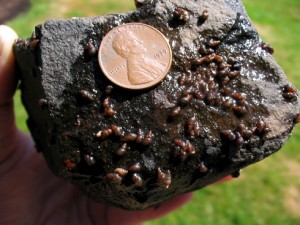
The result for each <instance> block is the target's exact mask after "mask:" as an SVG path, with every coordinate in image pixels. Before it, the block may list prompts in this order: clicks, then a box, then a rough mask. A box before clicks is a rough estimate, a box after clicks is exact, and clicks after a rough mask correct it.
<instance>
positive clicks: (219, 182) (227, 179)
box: [214, 176, 233, 184]
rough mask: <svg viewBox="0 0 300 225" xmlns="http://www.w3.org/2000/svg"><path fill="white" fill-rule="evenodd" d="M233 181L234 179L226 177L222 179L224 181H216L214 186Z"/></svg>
mask: <svg viewBox="0 0 300 225" xmlns="http://www.w3.org/2000/svg"><path fill="white" fill-rule="evenodd" d="M232 179H233V177H232V176H226V177H224V178H222V179H220V180H218V181H216V182H215V183H214V184H221V183H224V182H226V181H229V180H232Z"/></svg>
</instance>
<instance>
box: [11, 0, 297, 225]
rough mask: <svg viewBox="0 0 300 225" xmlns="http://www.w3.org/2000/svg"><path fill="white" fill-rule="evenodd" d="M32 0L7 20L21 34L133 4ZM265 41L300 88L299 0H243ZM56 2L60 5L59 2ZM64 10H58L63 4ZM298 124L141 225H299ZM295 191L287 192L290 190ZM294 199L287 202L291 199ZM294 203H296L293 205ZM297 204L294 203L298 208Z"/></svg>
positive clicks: (19, 111)
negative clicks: (270, 152)
mask: <svg viewBox="0 0 300 225" xmlns="http://www.w3.org/2000/svg"><path fill="white" fill-rule="evenodd" d="M50 2H51V1H46V0H32V9H31V10H30V11H29V12H27V13H26V14H24V15H22V16H20V17H19V18H17V19H15V20H14V21H12V22H10V23H9V25H11V26H12V27H13V28H15V29H16V30H17V32H18V33H19V34H20V36H21V37H27V36H29V35H30V34H31V32H32V31H33V27H34V25H35V24H38V23H41V22H42V21H44V20H46V19H47V18H50V17H58V18H63V17H71V16H87V15H93V16H94V15H97V14H101V13H116V12H121V11H127V10H130V9H133V3H132V2H133V1H128V0H120V1H118V0H114V1H108V0H106V1H104V0H102V1H101V0H99V1H98V3H95V2H96V1H93V0H86V1H78V0H77V1H76V0H73V1H68V2H72V4H69V5H68V4H67V3H66V0H56V1H53V2H57V4H56V3H55V4H51V5H50ZM243 2H244V3H245V6H246V8H247V10H248V13H249V15H250V17H251V18H252V20H253V22H254V24H255V25H256V26H257V29H258V31H259V32H260V33H261V35H262V37H263V39H264V41H266V42H268V43H270V44H271V45H272V46H273V47H274V48H275V54H274V57H275V58H276V60H277V61H278V62H279V64H280V65H281V66H282V67H283V69H284V70H285V72H286V74H287V76H288V78H289V79H290V80H291V81H292V82H293V83H294V84H295V85H296V86H297V88H298V89H300V79H299V71H300V63H299V62H300V54H299V52H300V1H299V0H284V1H283V0H244V1H243ZM58 6H59V7H58ZM66 6H67V8H68V9H67V10H65V11H64V10H61V8H63V7H66ZM18 99H19V93H18V95H17V97H16V114H17V122H18V125H19V127H20V128H21V129H22V130H24V131H27V128H26V126H25V123H24V121H25V120H26V113H25V112H24V110H23V108H22V105H21V103H20V101H19V100H18ZM299 146H300V128H296V129H295V132H294V134H293V136H292V137H291V138H290V140H289V141H288V142H287V144H286V145H285V146H284V148H283V149H282V151H280V152H279V153H277V154H275V155H274V156H271V157H269V158H268V159H266V160H264V161H263V162H261V163H258V164H255V165H253V166H251V167H249V168H247V169H245V170H244V171H243V172H242V175H241V178H239V179H237V180H234V181H232V182H228V183H224V184H220V185H215V186H211V187H209V188H205V189H202V190H199V191H197V192H195V194H194V199H193V200H192V201H191V202H190V203H189V204H187V205H186V206H184V207H183V208H181V209H180V210H178V211H177V212H174V213H172V214H170V215H168V216H166V217H164V218H162V219H159V220H156V221H153V222H148V223H146V225H191V224H200V225H201V224H203V225H300V214H299V213H297V210H299V211H300V179H299V178H300V177H299V173H300V154H299V150H300V147H299ZM292 188H294V189H295V190H298V195H296V196H295V195H289V190H291V189H292ZM293 200H294V203H295V204H296V208H295V204H294V205H290V204H289V202H290V201H292V202H293ZM297 204H298V205H297ZM297 207H298V208H297Z"/></svg>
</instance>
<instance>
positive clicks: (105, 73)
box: [98, 23, 173, 90]
mask: <svg viewBox="0 0 300 225" xmlns="http://www.w3.org/2000/svg"><path fill="white" fill-rule="evenodd" d="M126 25H142V26H146V27H148V28H150V29H153V30H154V31H156V32H158V33H159V34H160V35H161V36H162V38H163V39H165V41H166V43H167V46H168V47H169V53H170V59H169V61H168V66H167V68H166V72H165V75H164V76H159V77H158V78H156V79H154V80H153V81H151V82H148V83H149V85H147V84H148V83H145V84H139V85H132V86H128V85H122V83H120V82H115V79H111V77H110V76H109V75H107V73H108V72H107V70H106V68H105V66H104V65H103V63H102V62H101V50H102V48H103V44H102V43H104V42H105V40H106V39H107V38H108V36H109V34H110V33H112V32H113V31H114V30H115V29H117V28H120V27H123V26H126ZM172 62H173V51H172V48H171V46H170V43H169V40H168V39H167V38H166V37H165V35H164V34H163V33H162V32H160V31H159V30H157V29H156V28H155V27H153V26H150V25H148V24H145V23H124V24H122V25H119V26H117V27H115V28H113V29H111V30H110V31H109V32H107V33H106V35H105V36H104V38H103V39H102V41H101V43H100V45H99V50H98V63H99V65H100V68H101V71H102V72H103V74H104V75H105V77H106V78H107V79H108V80H110V81H111V82H112V83H113V84H116V85H118V86H119V87H122V88H125V89H129V90H143V89H147V88H151V87H153V86H155V85H157V84H159V83H161V82H162V81H163V80H164V79H165V78H166V76H167V75H168V73H169V71H170V68H171V66H172ZM143 86H145V87H143Z"/></svg>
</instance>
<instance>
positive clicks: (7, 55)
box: [0, 25, 17, 162]
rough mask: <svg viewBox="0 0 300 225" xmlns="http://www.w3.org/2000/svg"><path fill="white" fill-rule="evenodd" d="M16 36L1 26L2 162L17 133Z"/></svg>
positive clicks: (0, 124)
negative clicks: (14, 96) (15, 109)
mask: <svg viewBox="0 0 300 225" xmlns="http://www.w3.org/2000/svg"><path fill="white" fill-rule="evenodd" d="M16 38H17V35H16V33H15V32H14V31H13V30H12V29H11V28H9V27H7V26H4V25H1V26H0V162H2V160H3V159H4V158H5V157H6V156H7V155H8V153H9V152H10V151H11V149H12V147H11V146H12V145H13V141H12V140H13V138H14V137H15V136H16V133H17V129H16V126H15V119H14V111H13V100H12V99H13V94H14V91H15V89H16V84H17V79H16V77H15V73H14V72H15V71H14V70H15V63H14V56H13V53H12V45H13V43H14V40H15V39H16Z"/></svg>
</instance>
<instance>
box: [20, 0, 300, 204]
mask: <svg viewBox="0 0 300 225" xmlns="http://www.w3.org/2000/svg"><path fill="white" fill-rule="evenodd" d="M136 4H137V6H138V9H137V10H136V11H133V12H129V13H126V14H120V15H106V16H100V17H94V18H72V19H69V20H49V21H47V22H46V23H44V24H42V25H39V26H37V27H36V31H35V33H34V34H33V36H32V37H31V38H29V39H28V40H18V41H17V42H16V44H15V46H14V52H15V55H16V59H17V64H18V67H19V70H20V73H21V80H22V85H21V89H22V99H23V103H24V105H25V107H26V109H27V111H28V114H29V120H28V126H29V128H30V131H31V133H32V136H33V138H34V140H35V142H36V146H37V148H38V150H39V151H41V152H42V153H43V154H44V156H45V158H46V160H47V163H48V165H49V167H50V169H51V170H52V171H53V173H54V174H56V175H57V176H59V177H61V178H63V179H66V180H69V181H71V182H72V183H74V184H76V185H77V186H78V187H79V188H80V189H81V190H82V191H83V192H85V193H86V194H87V195H88V196H90V197H91V198H93V199H94V200H96V201H98V202H102V203H106V204H111V205H115V206H119V207H122V208H127V209H134V210H136V209H146V208H148V207H152V206H157V205H159V204H160V203H162V202H163V201H165V200H167V199H169V198H171V197H172V196H174V195H177V194H180V193H184V192H190V191H193V190H196V189H199V188H202V187H204V186H206V185H208V184H210V183H212V182H215V181H216V180H218V179H220V178H222V177H224V176H226V175H230V174H236V171H239V169H241V168H243V167H246V166H248V165H249V164H252V163H255V162H257V161H260V160H262V159H264V158H265V157H267V156H269V155H270V154H272V153H274V152H276V151H277V150H279V149H280V148H281V147H282V145H283V144H284V142H285V141H286V140H287V138H288V137H289V136H290V133H291V131H292V129H293V127H294V125H295V121H298V119H297V118H299V114H298V112H299V101H298V98H299V94H298V91H297V90H296V89H295V88H294V86H293V85H292V84H290V83H289V81H288V80H287V78H286V77H285V75H284V73H283V71H282V69H281V68H280V67H279V66H278V65H277V64H276V63H275V61H274V59H273V57H272V56H271V53H272V52H273V49H272V48H271V46H269V45H267V44H266V43H264V42H263V41H262V40H261V38H260V37H259V36H258V34H257V32H256V31H255V29H254V28H253V26H252V24H251V22H250V20H249V18H248V16H247V15H246V12H245V10H244V8H243V6H242V3H241V2H240V1H238V0H208V1H200V0H189V1H180V0H166V1H158V0H153V1H136ZM130 22H140V23H145V24H149V25H151V26H153V27H155V28H157V29H158V30H160V31H161V32H162V33H163V34H164V35H165V36H166V37H167V38H168V40H169V42H170V45H171V48H172V50H173V65H172V69H171V71H170V72H169V74H168V75H167V77H166V79H165V80H163V82H162V83H160V84H159V85H157V86H156V87H154V88H151V89H147V90H143V91H129V90H125V89H122V88H120V87H118V86H115V85H114V84H112V83H111V82H110V81H108V80H107V79H106V78H105V76H104V75H103V73H102V71H101V69H100V67H99V65H98V60H97V50H98V48H99V44H100V43H101V40H102V39H103V37H104V36H105V35H106V34H107V33H108V32H109V31H110V30H112V29H113V28H115V27H116V26H118V25H121V24H124V23H130ZM262 176H263V175H262Z"/></svg>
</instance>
